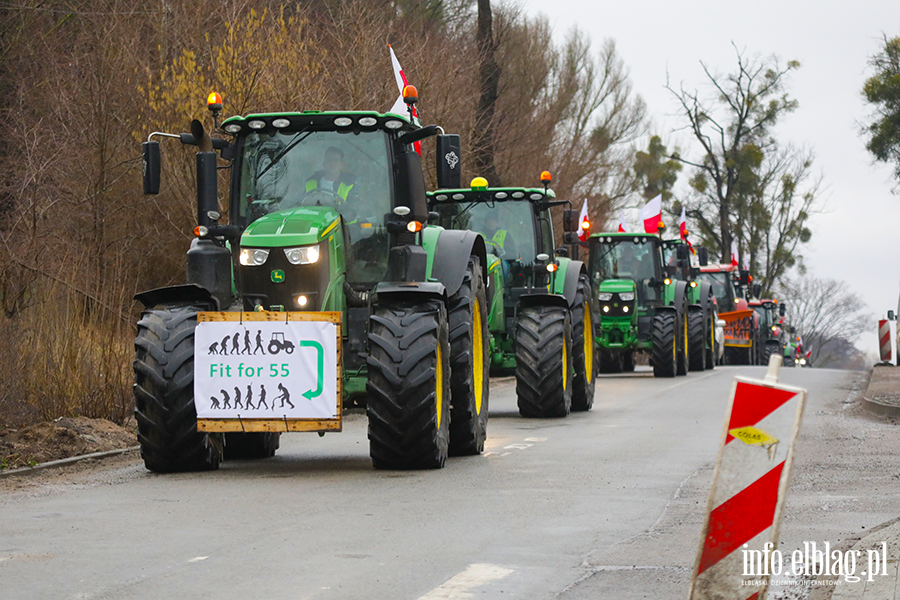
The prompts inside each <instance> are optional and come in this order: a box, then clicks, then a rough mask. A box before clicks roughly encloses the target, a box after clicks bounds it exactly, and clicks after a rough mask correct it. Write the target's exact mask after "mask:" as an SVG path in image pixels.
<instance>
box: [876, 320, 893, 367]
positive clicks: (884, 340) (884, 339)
mask: <svg viewBox="0 0 900 600" xmlns="http://www.w3.org/2000/svg"><path fill="white" fill-rule="evenodd" d="M878 345H879V346H880V347H881V362H891V322H890V321H888V320H886V319H882V320H880V321H878Z"/></svg>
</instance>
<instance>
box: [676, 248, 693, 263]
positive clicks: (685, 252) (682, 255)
mask: <svg viewBox="0 0 900 600" xmlns="http://www.w3.org/2000/svg"><path fill="white" fill-rule="evenodd" d="M690 256H691V251H690V250H689V249H688V247H687V244H679V245H677V246H675V258H677V259H678V260H687V259H688V258H690Z"/></svg>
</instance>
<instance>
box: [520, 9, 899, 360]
mask: <svg viewBox="0 0 900 600" xmlns="http://www.w3.org/2000/svg"><path fill="white" fill-rule="evenodd" d="M524 3H525V8H526V11H527V12H528V13H530V14H537V13H543V14H545V15H547V16H548V17H549V18H550V21H551V23H552V24H553V25H554V35H555V36H556V38H557V40H561V39H562V37H563V36H564V35H565V33H566V32H567V31H568V30H569V29H570V28H571V27H573V26H574V25H576V24H577V25H578V27H579V28H581V29H582V30H583V31H585V32H587V33H588V34H590V36H591V38H592V39H593V41H594V45H595V46H597V47H598V48H599V42H600V41H601V40H602V39H604V38H612V39H613V40H615V42H616V46H617V48H618V51H619V54H620V55H621V57H622V59H623V60H624V61H625V64H626V65H627V66H628V68H629V70H630V74H631V80H632V82H633V84H634V89H635V91H636V92H638V93H639V94H640V95H641V96H643V98H644V100H645V101H646V102H647V105H648V109H649V113H650V116H651V117H652V119H653V131H654V132H655V133H659V134H660V135H661V136H662V138H663V140H664V141H665V142H666V143H667V144H668V145H669V147H670V148H671V147H672V146H674V145H678V146H679V147H680V148H681V150H682V154H683V155H685V156H686V157H690V158H693V159H696V158H698V157H699V156H700V155H699V152H698V150H697V147H696V146H695V145H694V144H693V143H692V141H691V139H690V138H689V137H688V136H687V135H685V134H683V133H680V132H676V131H675V130H676V129H679V128H680V127H682V126H683V125H684V122H683V121H682V120H681V119H680V117H679V116H678V114H677V104H676V103H675V100H674V98H673V96H672V94H671V93H670V92H668V91H667V90H665V89H664V86H665V84H666V74H667V72H668V76H669V79H670V82H671V83H672V85H673V87H677V86H678V85H679V84H680V83H682V82H683V83H684V84H685V87H686V88H688V89H693V88H696V87H698V86H699V85H700V84H702V83H703V71H702V68H701V66H700V61H701V60H702V61H703V62H704V63H706V64H707V65H708V66H709V67H710V68H711V70H713V71H718V72H720V73H728V72H731V71H732V70H733V69H734V67H735V64H736V62H735V51H734V48H733V47H732V42H733V43H734V44H735V45H736V46H737V47H738V48H739V49H741V50H746V53H745V56H756V55H760V56H763V57H765V56H769V55H772V54H774V55H777V56H778V57H779V58H781V59H782V60H783V61H787V60H794V59H796V60H798V61H800V64H801V68H800V69H799V70H797V71H794V72H792V74H791V76H790V79H789V81H788V84H787V85H788V89H787V91H788V93H789V94H790V95H791V96H792V97H793V98H795V99H796V100H798V101H799V103H800V107H799V108H798V109H797V111H796V112H794V113H792V114H790V115H788V116H787V117H786V118H785V119H784V121H783V122H782V124H781V125H780V126H779V127H778V129H777V130H776V132H777V136H778V137H779V139H781V140H782V141H784V142H788V141H791V142H794V143H795V144H797V145H808V146H810V147H811V148H812V149H813V150H814V152H815V155H816V160H815V169H816V170H818V171H820V172H821V173H822V175H823V176H824V184H825V186H824V187H825V193H824V198H825V202H824V206H825V210H826V212H825V213H824V214H821V215H817V216H815V217H814V218H813V219H812V229H813V238H812V240H811V242H810V243H809V244H808V245H807V246H806V247H804V248H803V250H802V254H803V256H804V258H805V262H806V265H807V267H808V269H809V271H810V272H812V273H813V274H814V275H816V276H818V277H830V278H835V279H840V280H843V281H846V282H847V283H848V284H849V285H850V287H851V288H852V289H853V290H854V291H856V292H857V293H859V294H860V295H861V296H862V297H863V298H864V299H865V300H866V302H867V303H868V304H869V306H870V307H871V311H872V313H873V314H876V315H877V316H879V317H881V316H883V315H885V314H886V312H887V310H888V309H892V310H895V311H896V310H897V304H898V295H900V283H898V282H900V227H898V226H900V196H897V195H893V194H891V189H892V187H893V185H894V182H893V181H892V179H891V169H890V168H889V167H887V166H885V165H882V164H879V165H874V164H873V163H872V160H871V158H870V156H869V154H868V153H867V152H866V149H865V145H864V141H863V139H862V138H861V137H860V136H859V123H861V122H862V121H864V120H865V119H866V116H867V108H866V106H865V104H864V102H863V100H862V97H861V95H860V90H861V89H862V85H863V82H864V81H865V79H866V77H867V76H869V75H870V74H871V72H870V70H869V67H868V62H867V61H868V57H869V56H871V55H873V54H875V53H877V52H878V50H879V47H880V45H881V43H882V35H883V34H887V35H888V36H890V37H894V36H897V35H900V2H897V1H896V0H894V1H893V2H890V1H884V0H858V1H856V2H852V3H851V2H835V1H831V2H799V1H795V0H782V1H778V2H776V1H773V0H758V1H757V2H752V3H744V2H741V3H738V2H721V1H719V2H697V1H682V2H672V1H671V0H668V1H661V0H647V1H644V2H586V1H584V0H524ZM682 173H684V171H683V172H682ZM682 179H683V180H686V179H687V177H684V176H683V175H682ZM682 183H683V182H682ZM632 220H634V218H633V217H632ZM689 225H690V223H689ZM873 327H874V326H873ZM876 344H877V342H876V335H875V331H874V328H873V331H872V332H871V333H870V334H867V335H865V336H864V337H863V338H861V339H860V341H859V343H858V345H859V346H860V347H861V348H863V349H864V350H865V351H866V352H870V353H873V354H874V352H875V351H876V348H877V346H876Z"/></svg>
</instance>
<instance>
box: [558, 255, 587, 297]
mask: <svg viewBox="0 0 900 600" xmlns="http://www.w3.org/2000/svg"><path fill="white" fill-rule="evenodd" d="M560 266H561V267H563V268H564V269H565V270H566V276H565V283H564V284H563V289H562V294H563V296H564V297H565V298H566V301H567V302H568V303H569V306H571V305H572V303H574V302H575V294H576V293H577V292H578V278H579V277H581V275H582V274H587V267H586V266H585V265H584V263H583V262H581V261H580V260H569V261H566V265H565V266H563V264H562V261H560Z"/></svg>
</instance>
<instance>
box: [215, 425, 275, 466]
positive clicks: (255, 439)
mask: <svg viewBox="0 0 900 600" xmlns="http://www.w3.org/2000/svg"><path fill="white" fill-rule="evenodd" d="M280 437H281V433H278V432H274V431H252V432H249V433H226V434H225V459H226V460H231V459H248V458H271V457H273V456H275V451H276V450H278V446H279V445H280V443H281V441H280Z"/></svg>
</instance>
